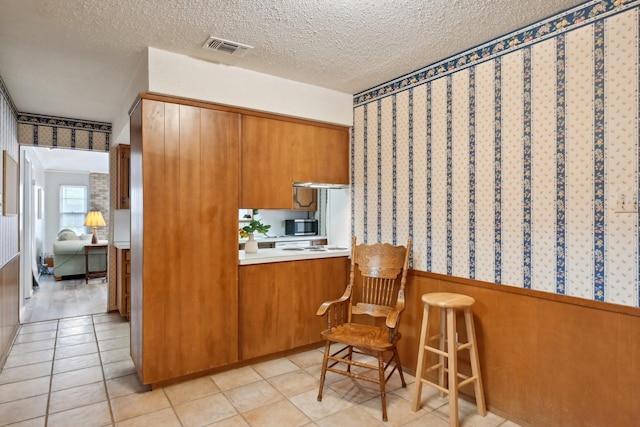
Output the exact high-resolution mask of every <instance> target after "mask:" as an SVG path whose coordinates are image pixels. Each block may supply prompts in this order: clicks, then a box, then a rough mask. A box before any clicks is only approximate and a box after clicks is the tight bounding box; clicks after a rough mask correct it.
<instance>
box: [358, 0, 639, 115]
mask: <svg viewBox="0 0 640 427" xmlns="http://www.w3.org/2000/svg"><path fill="white" fill-rule="evenodd" d="M639 4H640V0H630V1H629V0H591V1H589V2H586V3H584V4H582V5H579V6H576V7H574V8H571V9H568V10H566V11H564V12H561V13H559V14H557V15H553V16H551V17H549V18H546V19H543V20H542V21H538V22H536V23H534V24H532V25H529V26H527V27H524V28H522V29H520V30H516V31H514V32H512V33H509V34H506V35H504V36H502V37H498V38H496V39H494V40H492V41H490V42H487V43H485V44H482V45H479V46H477V47H474V48H472V49H469V50H466V51H464V52H461V53H459V54H456V55H453V56H451V57H449V58H446V59H444V60H442V61H439V62H436V63H435V64H432V65H428V66H426V67H424V68H421V69H418V70H416V71H413V72H411V73H408V74H405V75H404V76H401V77H398V78H396V79H393V80H390V81H389V82H386V83H382V84H380V85H378V86H374V87H373V88H370V89H367V90H365V91H363V92H359V93H357V94H355V95H354V96H353V106H354V107H356V106H358V105H361V104H364V103H367V102H371V101H373V100H375V99H378V98H381V97H385V96H387V95H390V94H392V93H396V92H398V91H401V90H404V89H407V88H409V87H412V86H417V85H420V84H423V83H425V82H427V81H430V80H434V79H436V78H439V77H443V76H445V75H447V74H451V73H453V72H455V71H459V70H461V69H464V68H467V67H470V66H472V65H475V64H479V63H481V62H484V61H487V60H490V59H492V58H496V57H499V56H501V55H504V54H506V53H510V52H513V51H515V50H518V49H520V48H522V47H525V46H529V45H531V44H534V43H538V42H541V41H543V40H546V39H548V38H551V37H555V36H557V35H558V34H560V33H563V32H566V31H569V30H573V29H576V28H580V27H582V26H585V25H587V24H589V23H591V22H593V21H596V20H599V19H603V18H605V17H608V16H611V15H613V14H616V13H620V12H623V11H625V10H627V9H631V8H633V7H638V5H639Z"/></svg>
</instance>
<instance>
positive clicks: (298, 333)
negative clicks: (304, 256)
mask: <svg viewBox="0 0 640 427" xmlns="http://www.w3.org/2000/svg"><path fill="white" fill-rule="evenodd" d="M348 261H349V260H348V258H344V257H339V258H325V259H315V260H304V261H291V262H277V263H272V264H256V265H245V266H241V267H240V268H239V284H238V285H239V290H240V300H239V315H238V316H239V331H240V335H239V336H240V340H239V343H240V345H239V347H240V358H241V360H247V359H251V358H254V357H259V356H264V355H267V354H271V353H276V352H279V351H284V350H289V349H292V348H296V347H300V346H304V345H307V344H311V343H314V342H319V341H320V340H321V338H320V332H321V331H322V329H324V328H325V324H326V323H325V322H326V319H325V318H323V317H318V316H316V311H317V310H318V307H320V304H322V303H323V302H325V301H328V300H332V299H337V298H339V297H340V296H341V295H342V293H343V292H344V289H345V287H346V283H347V279H348V265H349V264H348Z"/></svg>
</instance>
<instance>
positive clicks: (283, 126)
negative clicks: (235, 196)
mask: <svg viewBox="0 0 640 427" xmlns="http://www.w3.org/2000/svg"><path fill="white" fill-rule="evenodd" d="M241 146H242V147H241V157H240V158H241V180H240V182H241V193H240V208H252V209H292V208H293V209H295V201H294V200H292V197H291V196H292V184H293V182H323V183H332V184H349V131H348V129H347V128H345V127H340V126H332V125H324V124H320V123H318V124H314V123H312V122H304V123H301V122H296V121H287V120H285V119H284V118H283V119H279V118H266V117H255V116H251V115H242V138H241ZM313 210H315V209H313Z"/></svg>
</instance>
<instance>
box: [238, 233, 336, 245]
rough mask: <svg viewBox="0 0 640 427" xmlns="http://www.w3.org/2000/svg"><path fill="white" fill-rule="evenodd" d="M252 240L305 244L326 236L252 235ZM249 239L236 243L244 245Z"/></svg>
mask: <svg viewBox="0 0 640 427" xmlns="http://www.w3.org/2000/svg"><path fill="white" fill-rule="evenodd" d="M253 238H254V239H256V242H265V243H274V242H301V241H302V242H306V241H311V240H323V239H326V238H327V236H273V237H262V235H261V234H254V236H253ZM247 240H249V239H239V240H238V243H246V242H247Z"/></svg>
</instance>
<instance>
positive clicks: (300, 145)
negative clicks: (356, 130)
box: [291, 125, 349, 184]
mask: <svg viewBox="0 0 640 427" xmlns="http://www.w3.org/2000/svg"><path fill="white" fill-rule="evenodd" d="M304 134H305V137H304V138H299V139H296V140H295V141H294V144H293V146H292V150H291V151H292V157H293V159H295V160H296V161H295V162H294V163H293V171H292V173H293V175H292V177H293V181H295V182H324V183H331V184H349V131H348V129H347V128H338V127H331V128H328V127H322V126H311V125H308V126H307V128H306V132H305V133H304Z"/></svg>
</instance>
